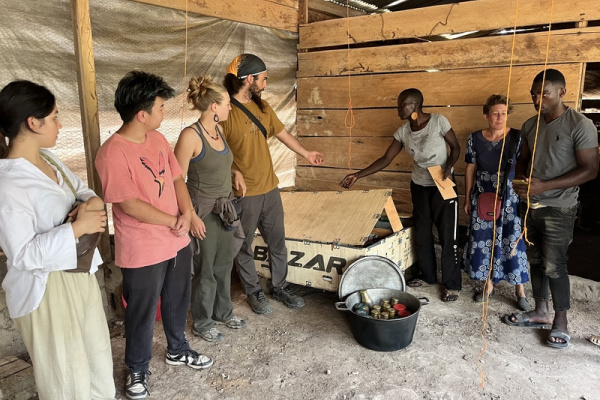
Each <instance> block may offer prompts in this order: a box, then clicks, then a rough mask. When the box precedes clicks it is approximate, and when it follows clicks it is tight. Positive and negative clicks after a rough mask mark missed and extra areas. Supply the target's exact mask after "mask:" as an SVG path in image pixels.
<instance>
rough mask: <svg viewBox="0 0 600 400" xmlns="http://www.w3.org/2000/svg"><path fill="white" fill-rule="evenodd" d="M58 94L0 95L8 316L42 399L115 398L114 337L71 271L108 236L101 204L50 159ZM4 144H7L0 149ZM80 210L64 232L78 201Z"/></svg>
mask: <svg viewBox="0 0 600 400" xmlns="http://www.w3.org/2000/svg"><path fill="white" fill-rule="evenodd" d="M61 127H62V125H61V124H60V122H59V121H58V109H57V108H56V101H55V98H54V95H53V94H52V93H51V92H50V91H49V90H48V89H46V88H45V87H43V86H40V85H37V84H35V83H32V82H29V81H15V82H11V83H9V84H8V85H7V86H5V87H4V88H3V89H2V91H0V247H1V248H2V249H3V251H4V252H5V253H6V257H7V267H8V271H7V273H6V277H5V278H4V280H3V282H2V287H3V289H4V290H5V291H6V304H7V306H8V311H9V314H10V317H11V318H12V319H13V321H14V323H15V325H16V326H17V327H18V328H19V330H20V331H21V334H22V337H23V341H24V342H25V346H26V347H27V351H28V352H29V355H30V356H31V360H32V363H33V369H34V375H35V381H36V386H37V389H38V395H39V398H40V399H52V400H56V399H64V400H66V399H77V400H81V399H109V398H114V397H115V386H114V381H113V377H112V355H111V349H110V337H109V333H108V326H107V323H106V317H105V315H104V309H103V306H102V298H101V296H100V289H99V287H98V282H97V280H96V276H95V275H94V272H95V271H96V270H97V269H98V265H100V264H101V263H102V259H101V257H100V255H99V253H98V252H97V250H96V254H95V255H94V258H93V260H92V269H91V272H90V273H70V272H67V270H69V269H74V268H76V267H77V253H76V243H77V239H78V238H79V237H81V236H83V235H84V234H91V233H95V232H102V231H104V229H105V227H106V212H105V211H104V203H103V201H102V200H101V199H100V198H99V197H97V196H96V194H95V193H94V192H93V191H92V190H90V189H89V188H88V187H87V186H86V185H85V183H84V182H83V181H82V180H81V179H79V178H78V177H77V176H76V175H74V174H73V173H72V172H71V171H70V170H69V169H68V168H67V167H66V166H65V165H64V164H62V163H61V162H60V160H58V158H56V156H55V155H53V154H52V153H51V152H49V151H48V150H43V149H46V148H49V147H53V146H55V145H56V138H57V136H58V130H59V129H60V128H61ZM6 139H8V144H7V142H6ZM42 153H44V156H47V157H49V158H50V159H52V161H53V163H54V164H56V166H58V167H59V168H61V169H62V170H63V171H64V173H65V175H66V177H67V178H68V179H69V180H70V181H71V183H72V185H73V187H74V189H75V191H76V192H77V195H78V198H79V200H81V201H84V203H83V204H81V205H80V206H79V208H78V209H76V210H74V211H73V212H71V213H70V215H71V216H72V217H74V218H75V221H74V222H72V223H63V222H64V220H65V217H66V215H67V214H69V212H70V210H71V208H72V206H73V204H74V202H75V196H74V194H73V192H72V191H71V189H70V188H69V187H68V185H67V183H65V181H64V179H63V177H62V175H61V173H60V172H59V170H57V167H55V166H54V165H52V164H51V163H50V162H49V161H46V159H45V158H44V157H43V156H42Z"/></svg>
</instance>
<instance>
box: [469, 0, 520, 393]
mask: <svg viewBox="0 0 600 400" xmlns="http://www.w3.org/2000/svg"><path fill="white" fill-rule="evenodd" d="M518 18H519V0H517V4H516V7H515V23H514V26H513V40H512V46H511V50H510V65H509V68H508V89H507V90H506V118H505V120H504V140H503V141H502V150H500V160H498V173H497V176H496V198H495V200H494V216H493V219H494V221H493V225H492V244H491V246H490V247H491V249H490V268H489V270H488V274H487V276H486V278H485V284H484V285H483V290H484V297H483V298H484V299H485V301H484V302H483V304H482V306H481V321H482V326H481V332H480V334H481V339H482V340H483V348H482V349H481V351H480V352H479V356H478V357H477V364H478V366H479V371H480V374H481V387H482V388H483V387H484V386H485V374H484V372H483V366H482V364H481V358H482V356H483V353H485V351H486V350H487V340H486V339H485V328H486V326H487V317H488V312H489V302H490V296H487V297H485V293H486V292H487V290H488V289H487V288H488V287H489V284H490V281H491V276H492V269H493V268H494V254H495V249H496V233H497V232H496V218H497V217H498V216H497V215H496V207H497V203H498V201H502V199H499V198H498V195H499V194H500V193H499V192H500V173H501V171H502V159H503V157H504V149H505V147H506V136H507V130H506V128H507V123H508V105H509V101H510V84H511V79H512V68H513V61H514V54H515V43H516V41H517V20H518ZM515 152H516V149H515ZM509 172H510V171H509ZM505 179H508V176H506V177H505ZM507 187H508V186H507ZM500 239H502V238H500Z"/></svg>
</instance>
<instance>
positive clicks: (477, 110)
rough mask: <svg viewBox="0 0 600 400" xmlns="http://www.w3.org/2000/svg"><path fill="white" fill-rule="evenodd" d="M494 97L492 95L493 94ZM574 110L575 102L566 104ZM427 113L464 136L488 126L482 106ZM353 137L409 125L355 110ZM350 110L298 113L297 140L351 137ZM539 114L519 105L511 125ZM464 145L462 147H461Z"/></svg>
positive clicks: (390, 113) (386, 111) (384, 113)
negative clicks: (310, 137)
mask: <svg viewBox="0 0 600 400" xmlns="http://www.w3.org/2000/svg"><path fill="white" fill-rule="evenodd" d="M490 94H491V93H490ZM565 104H567V105H568V106H570V107H575V106H576V103H575V102H566V103H565ZM424 111H425V112H428V113H437V114H442V115H444V116H445V117H446V118H448V120H449V121H450V124H451V125H452V128H453V129H454V132H455V133H457V134H461V135H465V134H470V133H472V132H475V131H478V130H479V129H482V128H485V127H486V126H487V122H486V120H485V119H484V118H483V110H482V106H458V107H425V108H424ZM353 112H354V118H355V123H354V126H353V127H352V136H353V137H391V136H392V135H393V134H394V132H396V130H397V129H398V128H399V127H400V126H402V125H403V124H404V123H406V121H402V120H400V118H398V115H397V111H396V109H395V108H376V109H368V110H365V109H362V110H354V111H353ZM346 114H347V110H327V109H320V110H302V109H300V110H298V111H297V113H296V117H297V121H296V129H297V132H298V136H321V137H323V136H325V137H327V136H349V135H350V131H349V129H348V128H346V125H345V119H346ZM535 114H536V111H535V109H534V108H533V104H516V105H515V106H514V108H513V113H512V114H510V116H509V119H508V125H509V126H512V127H515V128H520V127H521V126H522V125H523V122H525V121H526V120H527V119H529V118H530V117H532V116H534V115H535ZM461 144H462V143H461Z"/></svg>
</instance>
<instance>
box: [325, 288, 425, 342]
mask: <svg viewBox="0 0 600 400" xmlns="http://www.w3.org/2000/svg"><path fill="white" fill-rule="evenodd" d="M367 293H368V294H369V296H370V297H371V299H372V300H373V303H376V304H379V303H381V301H382V300H383V299H391V298H397V299H398V300H399V301H400V303H402V304H404V305H406V309H407V310H408V311H410V312H411V315H409V316H408V317H404V318H395V319H390V320H383V319H373V318H370V317H365V316H362V315H358V314H356V313H355V312H354V311H352V308H353V307H354V305H355V304H357V303H360V302H361V297H360V292H355V293H353V294H351V295H350V296H348V297H347V298H346V300H345V301H340V302H337V303H336V304H335V307H336V308H337V309H338V310H340V311H346V312H347V313H348V317H349V318H350V325H351V327H352V334H353V335H354V338H355V339H356V341H357V342H358V343H359V344H361V345H362V346H364V347H366V348H368V349H371V350H376V351H395V350H400V349H403V348H405V347H407V346H408V345H409V344H411V342H412V340H413V336H414V333H415V327H416V325H417V319H418V318H419V310H420V309H421V305H422V304H427V303H429V300H428V299H427V298H426V297H421V298H417V297H415V296H413V295H412V294H409V293H406V292H404V291H400V290H395V289H368V290H367ZM420 299H421V300H423V303H421V301H420Z"/></svg>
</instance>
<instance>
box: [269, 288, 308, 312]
mask: <svg viewBox="0 0 600 400" xmlns="http://www.w3.org/2000/svg"><path fill="white" fill-rule="evenodd" d="M273 298H274V299H275V300H277V301H280V302H282V303H283V304H285V306H286V307H288V308H302V307H304V299H303V298H302V297H300V296H298V295H296V294H294V292H293V291H292V288H290V287H289V286H286V287H284V288H275V290H273Z"/></svg>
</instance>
